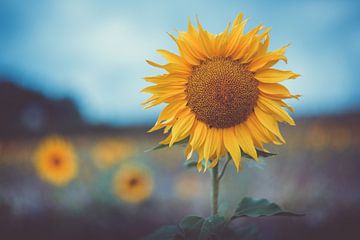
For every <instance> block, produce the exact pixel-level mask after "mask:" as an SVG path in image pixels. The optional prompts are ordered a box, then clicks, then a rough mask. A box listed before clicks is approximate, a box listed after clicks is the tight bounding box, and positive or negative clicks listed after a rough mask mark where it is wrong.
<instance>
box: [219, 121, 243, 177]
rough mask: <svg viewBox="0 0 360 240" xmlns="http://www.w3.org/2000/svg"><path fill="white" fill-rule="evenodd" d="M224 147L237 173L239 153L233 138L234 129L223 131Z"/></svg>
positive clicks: (235, 140)
mask: <svg viewBox="0 0 360 240" xmlns="http://www.w3.org/2000/svg"><path fill="white" fill-rule="evenodd" d="M223 139H224V146H225V148H226V149H227V151H228V152H229V153H230V155H231V157H232V159H233V161H234V164H235V167H236V169H237V171H239V169H240V158H241V152H240V148H239V144H238V143H237V139H236V136H235V131H234V128H225V129H223Z"/></svg>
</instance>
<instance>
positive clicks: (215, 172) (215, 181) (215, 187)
mask: <svg viewBox="0 0 360 240" xmlns="http://www.w3.org/2000/svg"><path fill="white" fill-rule="evenodd" d="M211 173H212V174H211V176H212V194H211V197H212V201H211V215H216V214H217V213H218V201H219V181H220V179H219V164H216V166H215V167H213V168H212V169H211Z"/></svg>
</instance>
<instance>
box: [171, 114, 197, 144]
mask: <svg viewBox="0 0 360 240" xmlns="http://www.w3.org/2000/svg"><path fill="white" fill-rule="evenodd" d="M194 120H195V115H194V114H192V113H188V112H187V113H186V114H184V115H183V116H182V117H179V119H177V121H176V122H175V123H174V126H173V128H172V130H171V133H172V136H173V137H172V138H171V141H170V143H169V146H170V147H171V146H172V145H173V144H174V143H175V142H177V141H180V140H182V139H184V138H186V137H187V136H188V135H189V132H190V130H191V128H192V126H193V124H194Z"/></svg>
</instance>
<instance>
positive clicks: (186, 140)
mask: <svg viewBox="0 0 360 240" xmlns="http://www.w3.org/2000/svg"><path fill="white" fill-rule="evenodd" d="M188 142H189V137H187V138H184V139H183V140H181V141H178V142H176V143H174V145H181V144H185V143H188ZM168 146H169V145H167V144H159V145H157V146H155V147H153V148H150V149H147V150H145V152H151V151H155V150H159V149H163V148H166V147H168Z"/></svg>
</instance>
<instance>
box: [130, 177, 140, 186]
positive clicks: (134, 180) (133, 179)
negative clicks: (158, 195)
mask: <svg viewBox="0 0 360 240" xmlns="http://www.w3.org/2000/svg"><path fill="white" fill-rule="evenodd" d="M138 183H139V180H138V179H137V178H131V179H130V181H129V185H130V186H131V187H135V186H136V185H138Z"/></svg>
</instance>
